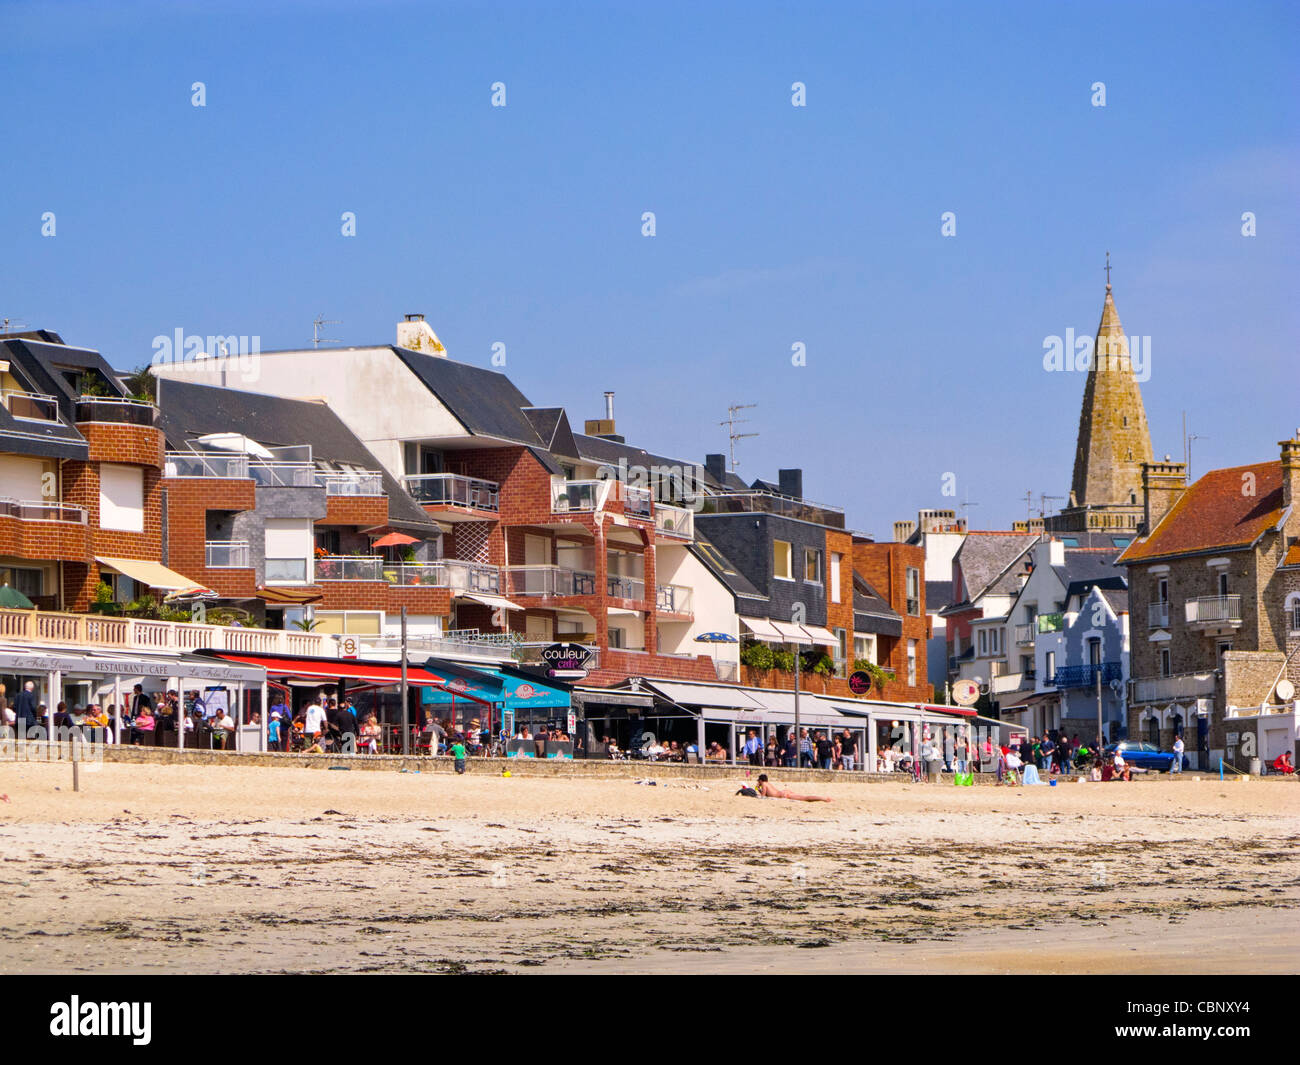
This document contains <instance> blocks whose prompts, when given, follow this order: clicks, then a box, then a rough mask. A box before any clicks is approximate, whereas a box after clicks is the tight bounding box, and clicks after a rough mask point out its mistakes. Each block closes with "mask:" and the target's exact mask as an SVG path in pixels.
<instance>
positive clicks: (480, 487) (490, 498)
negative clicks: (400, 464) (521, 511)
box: [402, 473, 501, 511]
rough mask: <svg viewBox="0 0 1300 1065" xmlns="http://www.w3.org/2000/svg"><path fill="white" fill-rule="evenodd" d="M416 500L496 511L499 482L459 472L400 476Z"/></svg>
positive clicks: (425, 502) (498, 506)
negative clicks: (466, 475)
mask: <svg viewBox="0 0 1300 1065" xmlns="http://www.w3.org/2000/svg"><path fill="white" fill-rule="evenodd" d="M402 481H403V483H404V484H405V486H406V491H407V492H408V493H410V495H411V498H412V499H414V500H415V501H416V502H417V503H423V504H425V505H433V506H447V507H468V508H471V509H473V510H493V511H495V510H499V509H500V498H499V496H500V487H501V486H500V485H498V484H497V483H496V481H485V480H482V479H481V478H478V477H465V476H463V475H461V474H459V473H422V474H412V475H411V476H409V477H404V478H402Z"/></svg>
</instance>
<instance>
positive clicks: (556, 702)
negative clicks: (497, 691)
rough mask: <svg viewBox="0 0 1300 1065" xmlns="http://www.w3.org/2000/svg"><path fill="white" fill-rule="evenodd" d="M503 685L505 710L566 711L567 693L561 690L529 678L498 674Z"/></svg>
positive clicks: (567, 706)
mask: <svg viewBox="0 0 1300 1065" xmlns="http://www.w3.org/2000/svg"><path fill="white" fill-rule="evenodd" d="M498 676H499V677H500V678H501V681H502V682H503V683H504V685H505V700H506V709H507V710H528V709H530V708H531V709H533V710H568V709H569V705H570V700H569V693H568V692H567V691H565V690H563V689H561V688H553V687H551V686H550V685H549V684H544V683H542V681H540V680H538V679H536V678H533V677H529V678H524V677H515V676H512V675H510V674H508V673H502V674H498Z"/></svg>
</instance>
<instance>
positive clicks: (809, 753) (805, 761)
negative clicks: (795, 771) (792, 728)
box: [799, 728, 815, 769]
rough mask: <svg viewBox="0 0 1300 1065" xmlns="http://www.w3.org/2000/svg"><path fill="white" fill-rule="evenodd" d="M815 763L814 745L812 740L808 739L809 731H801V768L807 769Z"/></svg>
mask: <svg viewBox="0 0 1300 1065" xmlns="http://www.w3.org/2000/svg"><path fill="white" fill-rule="evenodd" d="M814 764H815V763H814V762H813V745H812V740H811V739H809V738H808V730H807V729H806V728H805V729H800V730H799V768H800V769H807V768H809V767H810V766H812V765H814Z"/></svg>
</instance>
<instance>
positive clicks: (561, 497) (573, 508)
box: [551, 481, 610, 514]
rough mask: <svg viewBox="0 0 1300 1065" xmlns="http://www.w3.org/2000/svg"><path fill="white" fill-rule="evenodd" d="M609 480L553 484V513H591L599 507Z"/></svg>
mask: <svg viewBox="0 0 1300 1065" xmlns="http://www.w3.org/2000/svg"><path fill="white" fill-rule="evenodd" d="M609 483H610V482H608V481H563V482H552V484H551V513H553V514H570V513H574V512H577V513H580V514H590V513H592V512H594V511H595V510H597V509H599V507H600V501H601V493H602V491H604V489H605V486H606V485H607V484H609Z"/></svg>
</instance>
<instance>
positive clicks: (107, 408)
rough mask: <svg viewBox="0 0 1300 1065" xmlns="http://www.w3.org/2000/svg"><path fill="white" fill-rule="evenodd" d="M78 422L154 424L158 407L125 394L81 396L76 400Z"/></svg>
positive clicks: (156, 421)
mask: <svg viewBox="0 0 1300 1065" xmlns="http://www.w3.org/2000/svg"><path fill="white" fill-rule="evenodd" d="M76 412H77V414H76V417H77V421H79V422H108V423H110V424H113V425H156V424H157V423H158V408H157V407H155V406H154V405H153V404H152V403H149V402H147V401H146V400H142V399H128V398H127V397H125V396H81V397H80V398H79V399H78V400H77V405H76Z"/></svg>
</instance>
